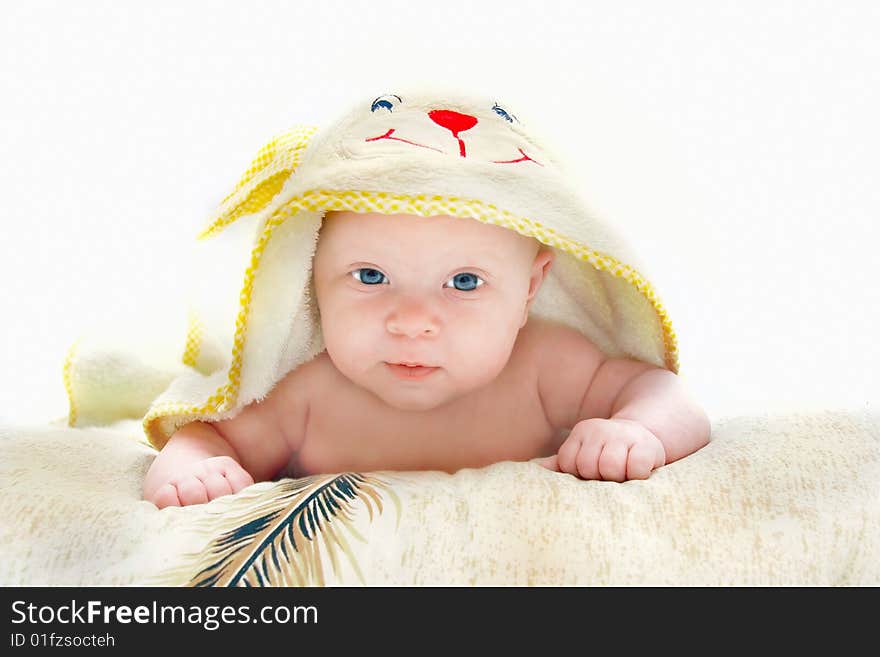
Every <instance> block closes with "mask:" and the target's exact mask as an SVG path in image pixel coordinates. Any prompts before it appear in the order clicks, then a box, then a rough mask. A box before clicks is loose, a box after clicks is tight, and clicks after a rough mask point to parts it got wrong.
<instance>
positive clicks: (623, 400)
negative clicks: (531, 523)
mask: <svg viewBox="0 0 880 657" xmlns="http://www.w3.org/2000/svg"><path fill="white" fill-rule="evenodd" d="M546 337H549V338H550V339H549V340H547V343H548V346H550V347H551V348H550V349H547V348H544V349H542V350H541V351H542V352H543V354H544V359H542V363H541V365H540V366H539V390H541V397H542V399H544V400H546V401H545V412H546V413H547V418H548V420H549V421H550V422H551V424H552V425H553V427H554V428H556V429H561V428H571V432H570V433H569V435H568V437H567V438H566V439H565V441H564V442H563V443H562V445H561V446H560V447H559V449H558V451H557V453H556V454H555V455H554V456H551V457H549V458H547V459H544V460H543V461H542V462H541V464H542V465H544V466H545V467H548V468H551V469H554V470H558V471H561V472H569V473H571V474H574V475H577V476H580V477H582V478H584V479H605V480H611V481H624V480H626V479H647V478H648V476H649V475H650V474H651V471H652V470H654V469H655V468H657V467H660V466H662V465H665V464H667V463H671V462H672V461H675V460H678V459H680V458H682V457H684V456H687V455H688V454H691V453H693V452H695V451H697V450H698V449H700V448H701V447H703V446H705V445H706V444H707V443H708V441H709V433H710V424H709V419H708V417H707V416H706V413H705V411H703V409H702V408H701V407H700V406H699V405H698V404H697V403H696V402H695V401H694V399H693V398H692V397H691V396H690V395H689V394H688V392H687V390H686V389H685V388H684V386H683V385H682V383H681V380H680V379H679V377H678V376H676V375H675V374H673V373H672V372H670V371H668V370H664V369H662V368H658V367H655V366H653V365H650V364H648V363H643V362H640V361H636V360H632V359H627V358H607V357H605V356H604V354H602V353H601V351H600V350H599V349H598V348H597V347H596V346H595V345H593V344H592V343H591V342H590V341H589V340H587V339H586V338H585V337H583V336H582V335H580V334H579V333H577V332H576V331H574V330H572V329H568V328H560V327H555V328H553V329H552V330H551V334H550V335H548V336H546Z"/></svg>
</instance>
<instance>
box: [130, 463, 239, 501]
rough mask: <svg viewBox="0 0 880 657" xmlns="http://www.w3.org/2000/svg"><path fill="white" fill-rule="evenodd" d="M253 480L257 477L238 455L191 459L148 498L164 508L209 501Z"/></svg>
mask: <svg viewBox="0 0 880 657" xmlns="http://www.w3.org/2000/svg"><path fill="white" fill-rule="evenodd" d="M253 483H254V479H253V477H251V476H250V474H248V472H247V470H245V469H244V468H243V467H241V465H239V463H238V461H236V460H235V459H234V458H232V457H230V456H212V457H211V458H207V459H204V460H202V461H195V462H192V463H188V464H187V465H186V466H184V467H182V468H181V469H180V470H178V471H177V472H175V475H174V478H173V479H172V480H171V481H169V482H168V483H165V484H162V485H161V486H159V487H158V488H157V489H156V490H155V491H153V492H152V494H149V495H146V496H145V497H144V499H146V500H148V501H150V502H152V503H153V504H155V505H156V506H157V507H159V508H160V509H163V508H165V507H166V506H187V505H190V504H205V503H206V502H209V501H211V500H215V499H217V498H218V497H222V496H223V495H230V494H232V493H237V492H238V491H240V490H241V489H242V488H247V487H248V486H250V485H251V484H253Z"/></svg>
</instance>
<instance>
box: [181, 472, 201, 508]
mask: <svg viewBox="0 0 880 657" xmlns="http://www.w3.org/2000/svg"><path fill="white" fill-rule="evenodd" d="M176 485H177V497H179V498H180V504H181V506H185V505H187V504H204V503H205V502H207V501H208V491H206V490H205V484H203V483H202V482H201V480H199V479H196V478H195V477H187V478H186V479H183V480H181V481H179V482H177V484H176Z"/></svg>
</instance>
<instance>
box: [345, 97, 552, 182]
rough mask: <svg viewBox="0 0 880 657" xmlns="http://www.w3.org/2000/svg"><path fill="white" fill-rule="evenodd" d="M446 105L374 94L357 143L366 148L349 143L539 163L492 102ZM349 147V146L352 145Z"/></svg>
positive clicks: (513, 118) (512, 119)
mask: <svg viewBox="0 0 880 657" xmlns="http://www.w3.org/2000/svg"><path fill="white" fill-rule="evenodd" d="M463 105H464V104H463V103H459V104H458V105H457V106H455V107H454V108H453V107H450V106H444V105H443V104H438V103H434V104H431V103H424V102H411V103H408V102H405V101H404V99H403V98H401V97H400V96H398V95H396V94H387V95H384V96H379V97H378V98H376V99H375V100H374V101H373V102H372V103H371V105H370V112H369V116H367V117H365V120H364V121H363V126H360V125H359V126H358V132H360V131H361V130H365V132H366V134H365V135H364V136H363V138H362V139H363V142H362V143H363V144H364V145H367V146H369V147H371V148H369V149H367V150H362V149H361V148H356V147H355V148H353V150H355V151H358V152H359V153H362V154H364V155H367V154H373V155H375V154H378V152H377V147H384V148H382V151H383V153H392V152H393V153H401V149H409V148H422V149H428V150H430V151H434V152H435V153H438V154H439V155H445V156H455V157H463V158H472V159H478V160H482V161H484V162H490V163H493V164H506V165H519V166H523V165H525V166H535V165H537V166H540V167H543V166H544V165H543V164H542V163H541V162H539V161H538V159H537V157H535V155H536V152H535V151H536V150H537V147H535V146H534V145H533V144H531V143H530V142H529V141H528V139H526V138H524V135H523V133H522V131H521V130H520V131H517V130H515V129H513V125H515V124H518V123H519V122H518V120H517V118H516V116H514V115H512V114H510V113H509V112H508V111H507V110H506V109H504V108H503V107H501V106H500V105H499V104H498V103H497V102H496V103H494V104H490V103H485V107H482V106H480V105H479V104H478V103H477V102H475V101H472V102H471V103H469V104H468V105H471V106H468V107H463ZM352 146H354V145H353V144H352Z"/></svg>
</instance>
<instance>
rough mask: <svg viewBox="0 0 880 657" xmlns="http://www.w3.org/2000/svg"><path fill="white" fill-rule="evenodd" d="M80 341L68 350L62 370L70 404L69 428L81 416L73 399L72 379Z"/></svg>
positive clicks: (68, 413) (68, 414)
mask: <svg viewBox="0 0 880 657" xmlns="http://www.w3.org/2000/svg"><path fill="white" fill-rule="evenodd" d="M79 343H80V340H76V341H75V342H74V343H73V344H72V345H70V348H69V349H68V350H67V355H65V357H64V367H63V369H62V376H63V378H64V392H66V393H67V404H68V408H69V410H68V412H67V426H69V427H72V426H75V425H76V420H77V417H78V416H79V410H78V409H77V407H76V402H75V401H74V399H73V381H72V380H71V377H72V376H73V359H74V357H75V356H76V350H77V348H78V347H79Z"/></svg>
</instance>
